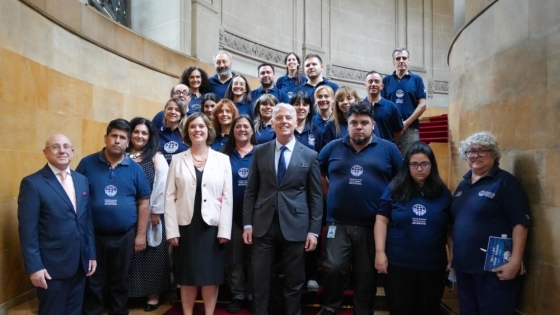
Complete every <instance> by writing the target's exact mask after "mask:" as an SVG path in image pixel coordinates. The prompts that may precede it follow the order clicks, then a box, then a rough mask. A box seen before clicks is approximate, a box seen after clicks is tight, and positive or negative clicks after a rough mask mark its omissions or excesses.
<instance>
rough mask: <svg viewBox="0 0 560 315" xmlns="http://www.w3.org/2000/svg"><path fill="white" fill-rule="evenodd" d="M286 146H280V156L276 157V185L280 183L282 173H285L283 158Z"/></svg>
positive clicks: (282, 177)
mask: <svg viewBox="0 0 560 315" xmlns="http://www.w3.org/2000/svg"><path fill="white" fill-rule="evenodd" d="M286 149H287V148H286V146H285V145H283V146H282V147H281V148H280V157H279V158H278V173H277V174H276V177H277V178H278V185H280V184H282V180H283V179H284V175H286V160H285V159H284V151H286Z"/></svg>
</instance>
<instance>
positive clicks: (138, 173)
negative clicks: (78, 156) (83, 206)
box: [76, 149, 151, 235]
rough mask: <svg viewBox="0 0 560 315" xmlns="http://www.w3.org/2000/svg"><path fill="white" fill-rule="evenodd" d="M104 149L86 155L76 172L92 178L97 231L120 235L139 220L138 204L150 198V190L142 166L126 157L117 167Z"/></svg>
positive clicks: (93, 210)
mask: <svg viewBox="0 0 560 315" xmlns="http://www.w3.org/2000/svg"><path fill="white" fill-rule="evenodd" d="M104 151H105V149H103V150H101V151H100V152H98V153H94V154H90V155H88V156H86V157H84V158H83V159H82V160H81V161H80V163H79V164H78V167H77V168H76V172H78V173H80V174H82V175H84V176H85V177H87V178H88V181H89V191H90V198H89V200H90V205H91V213H92V218H93V227H94V229H95V234H100V235H118V234H122V233H125V232H126V231H128V230H130V229H131V228H132V227H133V226H134V224H135V223H136V221H137V220H138V204H137V201H138V200H141V199H146V198H150V194H151V189H150V183H149V182H148V178H146V174H144V171H143V170H142V168H141V167H140V166H139V165H138V163H135V162H134V161H132V160H131V159H130V158H129V157H127V156H125V157H124V159H123V160H122V161H121V162H120V163H119V164H117V166H115V167H114V168H113V167H111V164H110V163H109V161H107V158H106V157H105V154H104Z"/></svg>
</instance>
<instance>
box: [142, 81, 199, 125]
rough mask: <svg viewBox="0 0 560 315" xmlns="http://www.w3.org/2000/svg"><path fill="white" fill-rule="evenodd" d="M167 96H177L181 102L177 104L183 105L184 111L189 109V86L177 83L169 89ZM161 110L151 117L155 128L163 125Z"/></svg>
mask: <svg viewBox="0 0 560 315" xmlns="http://www.w3.org/2000/svg"><path fill="white" fill-rule="evenodd" d="M169 98H178V99H179V100H181V101H182V102H183V104H177V105H179V106H181V105H182V106H184V107H185V113H186V112H188V111H189V103H190V101H191V92H190V90H189V87H188V86H186V85H184V84H177V85H176V86H174V87H173V88H172V89H171V94H170V95H169ZM163 116H164V115H163V110H162V111H160V112H159V113H157V114H156V115H155V116H154V119H152V124H153V125H154V127H155V128H156V130H158V129H160V128H161V127H162V126H163Z"/></svg>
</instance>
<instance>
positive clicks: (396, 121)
mask: <svg viewBox="0 0 560 315" xmlns="http://www.w3.org/2000/svg"><path fill="white" fill-rule="evenodd" d="M364 102H368V103H369V101H368V99H367V97H366V98H364ZM370 104H371V103H370ZM373 120H374V121H375V129H377V130H378V132H379V133H378V134H377V135H378V136H380V137H381V138H383V139H385V140H389V141H391V142H395V133H397V132H399V131H401V130H402V129H403V122H402V118H401V114H400V112H399V109H398V107H397V105H396V104H395V103H393V102H391V101H389V100H387V99H384V98H383V97H382V98H381V99H380V100H379V102H377V103H374V104H373Z"/></svg>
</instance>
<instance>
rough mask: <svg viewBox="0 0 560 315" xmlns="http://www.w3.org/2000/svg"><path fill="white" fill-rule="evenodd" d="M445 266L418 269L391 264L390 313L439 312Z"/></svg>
mask: <svg viewBox="0 0 560 315" xmlns="http://www.w3.org/2000/svg"><path fill="white" fill-rule="evenodd" d="M444 280H445V268H441V269H436V270H417V269H408V268H402V267H397V266H394V265H391V264H389V266H388V267H387V277H386V278H385V295H386V296H387V302H388V303H389V311H390V312H391V315H434V314H439V310H440V305H441V297H442V296H443V290H444V286H445V284H444V282H443V281H444Z"/></svg>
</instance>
